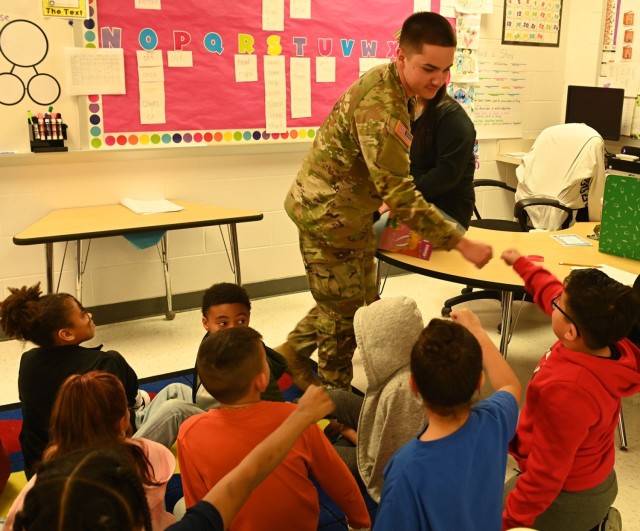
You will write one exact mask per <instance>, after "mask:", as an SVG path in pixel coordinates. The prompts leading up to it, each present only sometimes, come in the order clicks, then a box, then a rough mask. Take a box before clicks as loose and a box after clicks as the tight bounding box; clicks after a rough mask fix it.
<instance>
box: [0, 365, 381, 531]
mask: <svg viewBox="0 0 640 531" xmlns="http://www.w3.org/2000/svg"><path fill="white" fill-rule="evenodd" d="M192 377H193V369H186V370H183V371H178V372H174V373H169V374H163V375H160V376H154V377H151V378H142V379H140V388H141V389H144V390H145V391H147V392H148V393H149V394H150V395H151V396H153V395H154V394H155V393H157V392H158V391H159V390H160V389H162V388H163V387H165V386H166V385H168V384H170V383H183V384H185V385H188V386H189V387H191V386H192V382H193V378H192ZM278 385H279V387H280V389H281V390H282V393H283V395H284V397H285V400H287V401H289V402H293V401H295V400H296V399H297V398H299V397H300V396H301V395H302V392H301V391H300V389H299V388H298V387H297V386H295V385H294V384H293V382H292V381H291V379H290V377H289V376H288V375H287V374H285V375H283V376H282V377H281V378H280V380H278ZM21 427H22V412H21V410H20V404H19V403H18V404H8V405H5V406H0V440H1V441H2V444H3V445H4V447H5V449H6V452H7V454H8V455H9V459H10V464H11V475H10V476H9V480H8V482H7V485H6V486H5V488H4V490H3V491H2V492H1V493H0V518H1V517H4V516H6V514H7V512H8V510H9V508H10V507H11V504H12V503H13V500H14V499H15V497H16V496H17V495H18V493H19V492H20V491H21V490H22V488H23V487H24V485H25V484H26V482H27V480H26V477H25V475H24V473H23V470H24V460H23V457H22V452H21V451H20V442H19V440H18V435H19V434H20V429H21ZM172 451H173V452H174V454H175V446H174V448H172ZM176 462H177V460H176ZM176 467H177V465H176ZM357 479H358V485H359V486H360V490H361V492H362V495H363V498H364V500H365V502H366V504H367V508H368V509H369V513H370V514H371V518H372V520H373V517H374V516H375V511H376V508H377V505H376V503H375V502H374V501H373V500H372V499H371V498H370V497H369V495H368V494H367V491H366V489H365V488H364V486H363V485H362V482H361V481H360V479H359V478H357ZM316 487H317V488H318V499H319V502H320V520H319V522H318V529H319V530H322V531H338V530H344V529H347V524H346V521H345V517H344V513H343V512H342V511H341V510H340V508H339V507H338V506H337V505H336V504H335V502H334V501H333V500H332V499H331V498H330V497H329V496H328V495H327V494H326V493H325V492H324V491H323V490H322V488H321V487H320V486H319V485H318V484H317V483H316ZM181 497H182V482H181V479H180V473H179V470H176V474H174V476H173V477H172V478H171V480H169V483H168V484H167V493H166V496H165V502H166V506H167V509H168V510H169V511H171V510H173V507H174V505H175V504H176V502H177V501H178V500H179V499H180V498H181Z"/></svg>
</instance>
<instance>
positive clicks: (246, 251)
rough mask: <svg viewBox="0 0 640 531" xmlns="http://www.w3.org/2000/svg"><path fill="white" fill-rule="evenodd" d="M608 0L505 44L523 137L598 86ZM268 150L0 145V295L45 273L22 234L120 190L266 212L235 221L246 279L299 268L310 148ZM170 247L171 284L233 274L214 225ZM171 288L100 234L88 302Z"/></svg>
mask: <svg viewBox="0 0 640 531" xmlns="http://www.w3.org/2000/svg"><path fill="white" fill-rule="evenodd" d="M494 4H495V7H494V13H493V14H492V15H489V16H486V15H485V16H483V24H482V33H481V36H482V41H481V42H482V45H491V46H497V45H499V44H500V38H501V23H502V13H503V11H502V10H503V4H502V2H501V1H497V0H496V1H495V2H494ZM601 4H602V2H601V0H589V1H588V2H587V1H585V0H580V1H579V0H564V9H563V20H562V29H561V46H560V47H559V48H546V47H545V48H542V47H531V46H509V47H508V48H509V49H510V50H513V51H514V53H515V54H517V56H518V57H521V58H523V60H526V61H527V64H528V65H529V73H528V79H527V89H526V92H525V98H524V99H525V105H524V128H523V129H524V130H523V137H525V138H535V136H537V134H538V133H539V132H540V131H541V130H542V129H543V128H545V127H547V126H549V125H553V124H556V123H560V122H561V121H562V119H563V112H562V109H563V108H564V94H565V91H566V84H567V83H568V82H571V83H576V82H578V81H580V82H584V83H585V84H593V82H594V80H595V68H596V64H597V60H598V55H597V46H598V44H597V42H596V41H597V40H598V37H599V35H600V20H601V18H599V15H601V13H602V5H601ZM587 5H588V6H589V7H588V8H587ZM585 24H587V25H588V27H587V28H585ZM585 36H586V37H585ZM585 39H586V42H585ZM591 41H593V42H591ZM585 47H586V49H587V50H588V53H585V52H584V50H585ZM592 54H593V55H592ZM497 145H498V144H497V140H484V141H481V142H480V157H481V165H480V169H479V170H478V172H477V176H478V177H480V178H488V177H496V176H499V177H500V178H501V179H503V180H507V181H512V180H513V178H514V177H513V168H512V167H511V168H509V167H507V166H506V165H504V164H502V163H498V162H496V160H495V159H496V154H497ZM267 148H268V149H264V150H260V149H258V148H257V147H256V148H254V149H253V150H252V151H248V148H246V147H242V148H238V149H234V148H232V147H228V148H216V147H209V148H173V149H168V150H163V149H156V150H150V151H128V152H114V153H99V152H89V153H69V154H59V153H56V154H38V155H31V154H30V155H0V183H1V184H0V213H1V214H0V290H1V293H2V294H3V296H4V295H5V294H6V293H7V291H6V288H7V287H9V286H19V285H23V284H32V283H34V282H36V281H42V282H43V283H44V280H45V271H44V265H45V262H44V249H43V246H31V247H18V246H15V245H14V244H13V243H12V237H13V235H14V234H15V233H17V232H19V231H20V230H22V229H23V228H25V227H26V226H28V225H29V224H31V223H32V222H33V221H35V220H36V219H37V218H39V217H41V216H43V215H44V214H46V213H47V212H48V211H49V210H51V209H54V208H64V207H73V206H87V205H98V204H107V203H115V202H117V201H119V200H120V199H121V198H122V197H124V196H133V197H138V198H145V199H154V198H159V197H166V198H169V199H172V198H173V199H182V200H185V201H203V202H210V203H219V204H223V205H228V206H230V207H237V208H249V209H256V210H260V211H262V212H264V215H265V219H264V220H263V221H261V222H257V223H250V224H246V225H239V226H238V237H239V242H240V248H241V249H240V256H241V264H242V275H243V282H244V283H245V284H250V283H254V282H260V281H268V280H274V279H287V278H291V277H298V276H301V275H303V274H304V270H303V267H302V263H301V260H300V257H299V252H298V244H297V237H296V230H295V227H294V225H293V224H292V223H291V222H290V221H289V220H288V218H287V216H286V214H285V213H284V211H283V209H282V203H283V199H284V197H285V194H286V192H287V190H288V188H289V185H290V183H291V181H292V179H293V178H294V177H295V174H296V173H297V171H298V168H299V167H300V163H301V160H302V157H303V156H304V153H305V151H306V149H307V146H305V145H290V146H278V147H277V146H268V147H267ZM480 200H481V202H482V204H483V210H484V211H485V212H487V211H489V210H491V211H496V212H502V213H504V215H505V217H509V215H510V214H509V212H510V209H511V205H512V199H509V198H507V197H505V196H503V195H502V194H500V193H497V192H495V193H486V194H483V196H482V197H481V198H480ZM62 254H63V245H62V244H60V245H58V244H56V246H55V255H56V266H55V267H56V271H58V270H59V269H60V264H61V262H60V260H61V256H62ZM169 254H170V259H171V268H172V275H173V276H172V282H173V291H174V293H188V292H196V291H201V290H203V289H205V288H206V287H207V286H208V285H210V284H211V283H213V282H219V281H232V280H233V275H232V273H231V271H230V269H229V266H228V263H227V258H226V255H225V252H224V247H223V245H222V242H221V239H220V234H219V231H218V229H217V228H207V229H189V230H183V231H175V232H172V233H170V236H169ZM67 255H68V259H67V264H66V265H65V266H64V269H63V274H62V282H61V285H60V289H61V290H63V291H69V292H73V290H74V288H75V280H74V279H75V273H74V261H73V257H74V256H75V246H74V244H71V246H70V249H69V251H68V253H67ZM163 294H164V284H163V280H162V268H161V266H160V264H159V262H158V256H157V252H156V250H155V249H153V248H152V249H149V250H146V251H137V250H135V249H134V248H133V246H132V245H131V244H129V243H128V242H127V241H125V240H124V239H123V238H105V239H99V240H94V241H93V242H92V244H91V253H90V255H89V259H88V263H87V267H86V273H85V284H84V300H83V302H84V303H85V304H86V305H87V306H98V305H106V304H111V303H117V302H124V301H133V300H139V299H147V298H152V297H161V296H163Z"/></svg>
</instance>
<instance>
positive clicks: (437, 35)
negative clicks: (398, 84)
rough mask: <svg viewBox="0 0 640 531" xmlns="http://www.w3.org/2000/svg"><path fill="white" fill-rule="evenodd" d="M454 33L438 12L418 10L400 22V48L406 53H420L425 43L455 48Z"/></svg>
mask: <svg viewBox="0 0 640 531" xmlns="http://www.w3.org/2000/svg"><path fill="white" fill-rule="evenodd" d="M457 42H458V41H457V40H456V33H455V31H453V27H452V26H451V24H450V23H449V21H448V20H447V19H446V18H444V17H443V16H442V15H439V14H438V13H431V12H429V11H419V12H418V13H414V14H413V15H411V16H410V17H409V18H407V20H405V21H404V23H403V24H402V30H401V31H400V48H401V49H402V50H403V51H404V53H405V54H407V55H412V54H414V53H422V47H423V46H424V45H425V44H432V45H435V46H444V47H446V48H455V47H456V46H457Z"/></svg>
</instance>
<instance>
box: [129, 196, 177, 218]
mask: <svg viewBox="0 0 640 531" xmlns="http://www.w3.org/2000/svg"><path fill="white" fill-rule="evenodd" d="M120 203H121V204H122V205H124V206H126V207H127V208H128V209H129V210H131V211H133V212H135V213H136V214H159V213H161V212H179V211H180V210H184V207H181V206H180V205H176V204H175V203H172V202H171V201H169V200H168V199H153V200H150V201H147V200H143V199H132V198H131V197H125V198H123V199H122V200H121V201H120Z"/></svg>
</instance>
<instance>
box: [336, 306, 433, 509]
mask: <svg viewBox="0 0 640 531" xmlns="http://www.w3.org/2000/svg"><path fill="white" fill-rule="evenodd" d="M353 328H354V331H355V336H356V345H357V348H356V350H357V352H359V353H360V357H361V358H362V365H363V367H364V372H365V376H366V378H367V390H366V394H365V396H364V398H363V397H361V396H359V395H356V394H355V393H351V392H349V391H345V390H344V389H334V390H330V391H329V395H330V396H331V398H332V399H333V401H334V403H335V404H336V412H335V417H336V421H337V431H338V432H340V434H341V435H343V438H339V439H338V441H337V442H335V443H334V447H335V448H336V450H337V451H338V454H339V455H340V456H341V457H342V459H343V460H344V461H345V463H346V464H347V465H348V466H349V468H350V469H351V471H352V472H353V473H354V474H356V475H357V474H359V475H360V477H361V478H362V481H363V482H364V485H365V487H366V488H367V491H368V492H369V495H370V496H371V497H372V498H373V499H374V500H375V501H376V502H379V501H380V492H381V491H382V472H383V470H384V467H385V466H386V464H387V462H388V461H389V459H390V458H391V456H392V455H393V454H394V453H395V451H396V450H397V449H398V448H400V447H401V446H402V445H403V444H404V443H406V442H407V441H408V440H409V439H411V438H412V437H414V436H415V435H416V433H418V432H419V431H420V429H421V428H422V427H423V426H424V424H425V422H426V419H425V415H424V409H423V408H422V406H421V404H420V403H419V402H418V400H417V399H416V398H415V397H414V395H413V393H412V392H411V389H410V388H409V374H410V369H409V362H410V356H411V349H412V348H413V345H414V344H415V342H416V340H417V339H418V337H419V336H420V333H421V332H422V329H423V328H424V323H423V321H422V315H421V314H420V311H419V310H418V308H417V306H416V303H415V301H413V300H412V299H409V298H407V297H393V298H388V299H380V300H378V301H376V302H374V303H372V304H370V305H369V306H364V307H362V308H360V309H358V311H357V312H356V314H355V317H354V321H353ZM354 428H357V430H356V429H354ZM356 432H357V433H356ZM345 439H347V441H346V442H345Z"/></svg>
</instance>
